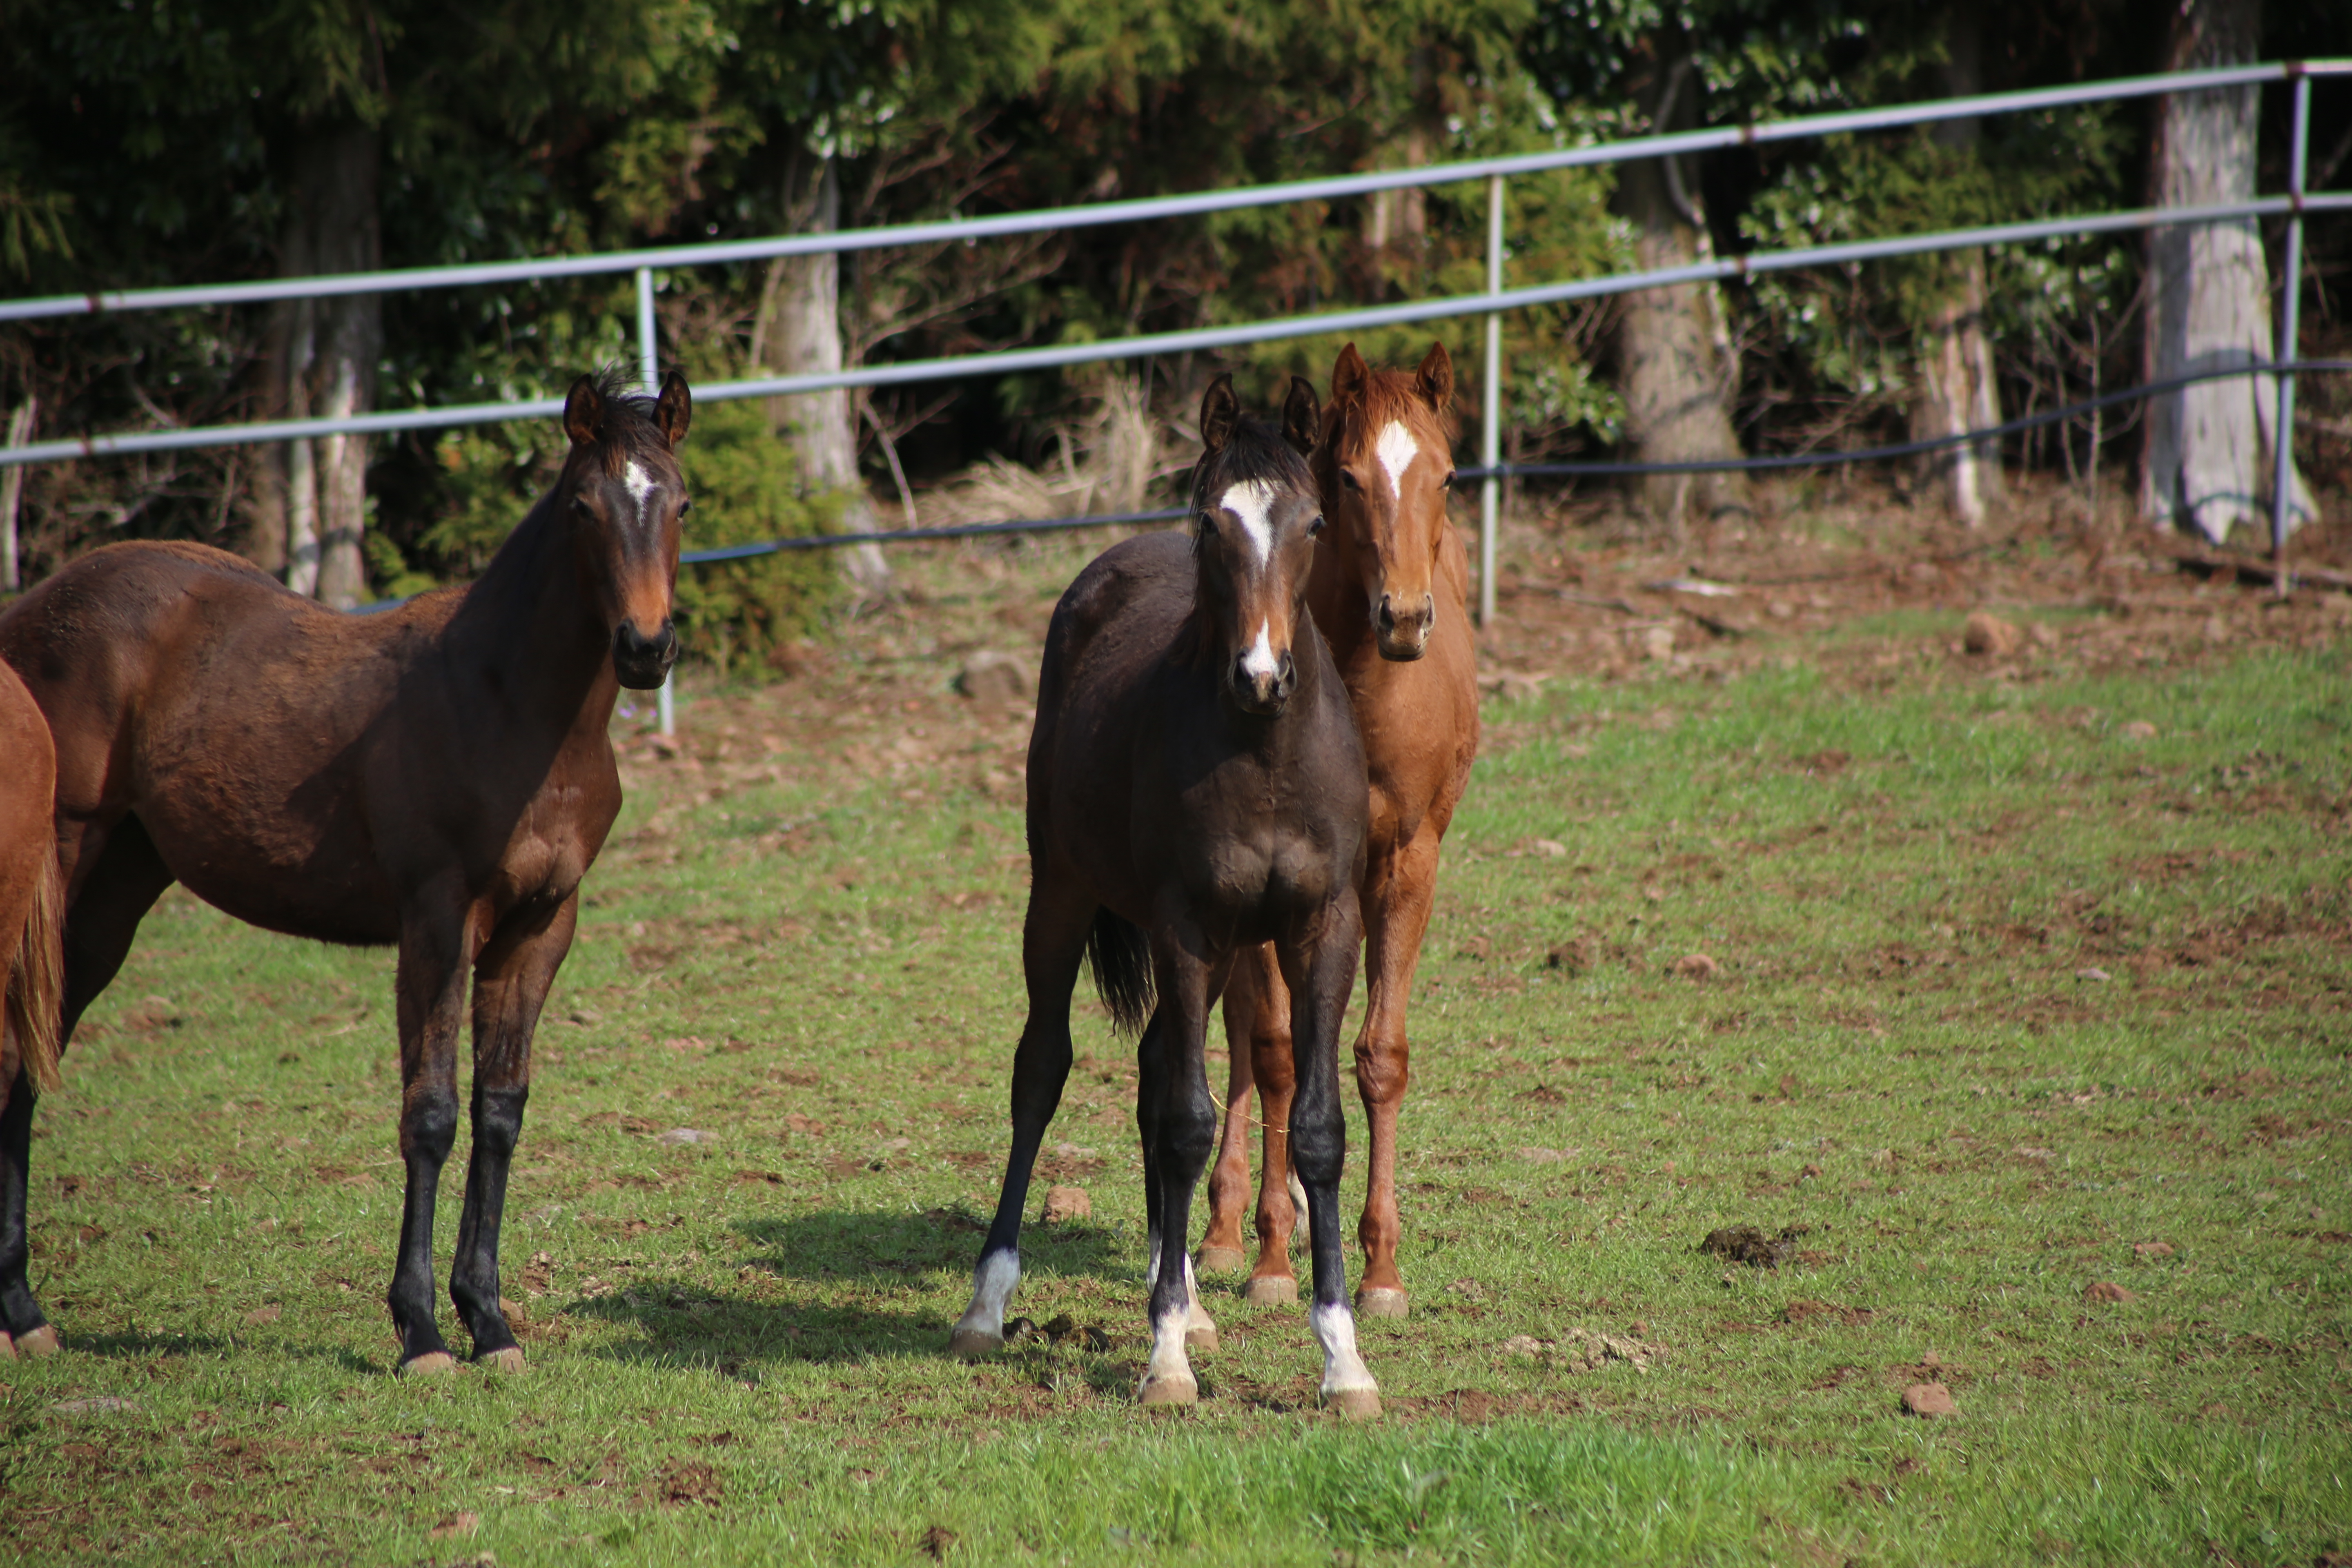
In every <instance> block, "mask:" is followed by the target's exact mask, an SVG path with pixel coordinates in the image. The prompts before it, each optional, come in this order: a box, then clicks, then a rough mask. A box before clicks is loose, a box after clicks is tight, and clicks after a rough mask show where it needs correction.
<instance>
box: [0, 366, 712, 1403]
mask: <svg viewBox="0 0 2352 1568" xmlns="http://www.w3.org/2000/svg"><path fill="white" fill-rule="evenodd" d="M688 415H689V397H688V392H687V386H686V383H685V381H684V380H683V379H681V378H680V377H678V376H677V375H676V374H672V375H671V376H670V377H669V378H668V379H667V381H666V382H665V383H664V384H663V386H662V391H661V395H660V397H659V398H658V399H657V400H656V399H646V398H638V397H632V396H630V395H627V393H626V391H625V383H623V382H622V381H620V380H619V379H618V378H617V377H612V376H608V377H606V378H604V379H603V380H602V381H597V380H591V379H589V378H586V377H583V378H582V379H581V380H580V381H579V382H578V383H577V384H574V385H573V386H572V393H571V396H570V397H569V399H568V400H567V401H566V403H565V405H564V410H563V429H564V433H565V434H566V435H567V436H568V437H570V438H571V443H572V447H571V454H570V456H569V458H567V460H566V461H565V463H564V466H563V471H562V476H561V477H560V478H559V479H557V480H556V484H555V488H554V489H552V490H551V491H550V492H549V493H548V494H547V495H546V496H545V497H544V498H543V499H542V500H541V501H540V503H539V504H538V505H537V506H536V507H534V508H532V509H531V511H530V516H528V517H526V518H525V519H524V520H523V521H522V522H521V524H520V526H518V527H517V528H516V530H515V531H514V532H513V534H512V535H511V536H509V538H508V540H507V542H505V543H504V544H503V545H501V546H499V552H498V554H497V555H496V556H495V557H494V558H493V559H492V560H491V562H490V564H489V568H488V571H486V572H484V573H483V574H482V577H481V580H480V581H479V582H478V583H476V584H474V585H473V586H472V587H470V588H467V589H464V590H454V589H453V590H446V591H444V592H441V593H436V594H428V595H425V596H424V597H422V598H419V599H415V600H413V601H411V602H410V603H408V604H407V605H403V606H401V607H399V608H397V609H394V610H391V611H387V612H385V613H383V614H381V615H375V616H344V615H338V614H336V613H334V612H333V611H331V610H328V609H325V608H323V607H321V606H320V605H317V604H315V603H313V602H312V601H310V600H308V599H305V598H302V597H300V596H299V595H295V594H292V593H289V592H288V591H287V590H286V589H285V588H283V587H281V586H280V585H279V584H277V583H276V582H275V581H273V580H272V579H270V578H269V577H268V576H267V575H265V574H262V573H261V572H260V571H258V570H257V569H256V568H255V567H253V566H252V565H250V564H249V563H246V562H244V561H241V560H239V559H238V558H237V557H236V556H234V555H229V554H226V553H224V552H220V551H217V550H212V549H207V548H205V546H202V545H195V544H117V545H113V546H110V547H109V548H107V549H104V550H100V551H97V552H93V553H91V554H89V555H87V556H85V557H83V558H82V559H81V560H79V561H77V562H76V563H73V564H72V565H70V566H68V567H67V568H66V569H65V570H64V571H62V572H60V573H58V574H57V575H56V576H54V577H51V578H49V579H48V580H47V582H45V583H43V584H40V585H39V586H38V587H37V588H35V589H34V590H33V591H32V592H31V593H29V594H26V595H25V596H24V598H22V599H21V600H19V601H18V602H17V603H16V605H12V606H11V607H10V608H9V610H8V612H7V613H6V614H5V616H0V658H5V660H6V661H7V662H8V663H9V664H11V665H13V666H14V667H15V668H16V670H17V671H18V672H19V673H20V674H21V675H22V676H23V677H24V679H25V684H26V686H27V687H28V688H30V689H31V691H32V693H33V697H34V700H36V701H37V702H38V703H39V704H40V707H41V710H42V711H43V712H44V713H46V714H47V718H48V721H49V727H50V729H51V731H53V732H54V734H55V736H56V740H57V753H58V787H57V837H58V852H59V859H60V862H61V864H62V866H63V868H64V871H65V876H66V879H67V889H68V892H67V904H66V917H65V1005H64V1017H63V1033H64V1036H65V1037H66V1038H68V1039H70V1038H71V1035H72V1030H73V1026H74V1025H75V1023H76V1022H77V1021H78V1020H79V1018H80V1016H81V1015H82V1012H83V1010H84V1009H85V1008H87V1007H88V1006H89V1005H90V1002H91V1000H92V999H93V998H95V997H96V996H97V995H98V994H99V993H100V992H101V991H103V990H104V989H105V988H106V985H107V984H108V982H110V981H111V980H112V979H113V978H114V975H115V972H116V971H117V970H118V969H120V968H121V964H122V960H123V957H124V955H125V954H126V953H127V952H129V951H130V948H131V938H132V937H133V935H135V934H136V932H137V931H138V929H139V922H140V920H141V918H142V917H143V916H144V915H145V914H146V912H147V910H148V909H149V908H150V907H152V905H153V904H154V902H155V900H157V899H158V898H160V897H161V896H162V895H163V889H166V888H168V887H169V886H171V884H172V883H173V881H175V880H176V881H181V882H184V883H186V884H187V886H188V889H189V890H190V891H192V892H194V894H196V896H197V897H199V898H201V899H203V900H205V901H206V902H207V903H210V904H213V905H214V906H215V907H216V908H218V909H221V910H226V912H228V913H229V914H232V915H235V916H236V917H237V918H238V919H239V920H244V921H251V922H252V923H253V924H255V925H258V926H264V927H267V928H268V929H269V930H271V931H285V932H288V933H289V934H291V935H295V936H306V937H315V938H318V939H320V940H321V941H326V942H350V943H354V944H362V945H372V944H378V943H383V944H391V943H397V944H398V945H399V950H400V961H399V973H398V977H397V979H396V981H395V982H394V991H395V994H396V999H397V1004H398V1005H397V1011H398V1018H399V1030H400V1069H401V1086H402V1091H401V1108H400V1152H401V1156H402V1159H403V1161H404V1163H405V1164H406V1166H407V1192H406V1196H405V1200H404V1207H403V1210H402V1214H401V1222H400V1253H399V1258H398V1261H397V1263H396V1264H395V1265H394V1271H393V1279H392V1290H391V1298H390V1299H391V1304H392V1318H393V1323H394V1328H395V1329H396V1330H397V1331H398V1332H399V1335H400V1366H401V1370H402V1371H404V1372H410V1373H424V1372H446V1371H447V1370H449V1369H450V1368H451V1367H452V1366H453V1365H454V1363H453V1362H452V1360H451V1358H450V1356H449V1353H448V1349H447V1347H446V1344H445V1343H444V1342H443V1341H442V1338H441V1331H440V1329H439V1328H438V1327H437V1326H436V1323H435V1321H434V1310H433V1203H434V1196H435V1194H436V1190H437V1189H438V1186H439V1183H440V1178H441V1166H442V1163H443V1162H444V1161H445V1160H446V1159H447V1158H448V1155H449V1151H450V1149H451V1147H452V1146H453V1145H454V1143H455V1142H456V1141H457V1036H458V1031H459V1029H460V1028H461V1027H462V1026H464V1024H465V1022H466V1016H467V978H468V976H469V975H470V976H471V978H472V982H473V987H472V990H473V995H472V1020H473V1038H474V1073H473V1097H472V1120H473V1131H474V1142H473V1152H472V1156H471V1158H470V1160H469V1161H468V1163H467V1171H466V1200H465V1207H464V1210H463V1214H462V1216H461V1217H460V1219H459V1221H458V1227H457V1256H456V1258H455V1260H454V1262H453V1264H452V1265H451V1268H450V1281H449V1296H450V1300H452V1301H454V1302H455V1303H456V1305H457V1314H458V1316H459V1317H460V1318H461V1319H463V1320H464V1321H465V1325H466V1329H467V1333H468V1334H469V1335H470V1336H471V1337H472V1340H473V1352H474V1358H475V1360H477V1361H478V1362H483V1363H488V1364H489V1365H492V1366H495V1367H499V1368H501V1369H504V1370H508V1371H517V1372H519V1371H520V1370H521V1369H522V1365H523V1353H522V1350H521V1347H520V1346H519V1345H517V1344H516V1343H515V1339H514V1334H513V1331H511V1330H510V1329H509V1326H508V1324H507V1321H506V1318H505V1316H504V1314H503V1313H502V1311H501V1310H500V1308H499V1217H500V1215H501V1213H502V1211H503V1209H504V1206H505V1203H506V1185H507V1171H508V1167H509V1162H510V1161H511V1159H512V1156H513V1153H514V1147H515V1142H516V1140H517V1139H518V1137H519V1136H520V1133H521V1131H522V1115H523V1102H524V1100H526V1099H528V1098H529V1095H530V1041H531V1033H532V1030H533V1028H534V1027H535V1026H536V1025H537V1024H538V1021H539V1011H540V1007H541V1004H542V1003H543V1002H544V1001H545V1000H546V997H547V990H548V986H549V985H550V984H551V983H552V982H553V980H554V978H555V971H556V967H557V966H558V965H559V964H561V963H562V962H563V956H564V954H565V952H568V951H569V950H570V948H571V945H572V929H573V924H574V922H575V921H576V919H577V917H578V912H579V887H580V879H581V878H582V877H583V875H584V874H585V873H586V872H587V869H588V868H589V866H590V864H591V863H592V862H593V861H594V859H595V858H596V853H597V851H598V850H599V849H600V848H602V847H603V846H604V835H605V834H606V832H607V831H609V830H610V829H611V827H612V826H613V818H614V816H615V815H616V814H617V813H618V812H619V810H620V806H621V788H620V779H619V776H618V774H617V773H616V772H615V770H614V763H613V749H612V745H611V743H610V742H609V741H608V740H607V739H606V735H605V731H606V727H607V725H608V724H609V723H610V722H611V719H612V713H613V703H614V699H615V697H616V696H617V695H618V692H619V688H620V687H621V686H623V685H626V686H631V687H636V688H640V689H644V688H650V687H656V686H659V685H660V684H661V682H662V679H663V678H664V676H666V675H667V673H668V670H669V667H670V664H671V662H672V661H673V660H674V659H675V658H677V637H676V635H675V634H674V633H673V631H672V629H671V626H670V605H671V595H672V590H673V588H674V587H675V585H676V581H677V542H678V516H679V514H680V513H681V512H683V511H684V510H686V504H687V503H686V487H685V484H684V482H683V481H682V480H681V479H679V477H678V470H677V459H676V458H675V457H674V456H673V455H672V449H673V448H674V447H676V446H677V443H678V442H679V441H681V440H683V439H684V438H685V437H686V428H687V422H688ZM31 1113H32V1103H31V1097H30V1096H29V1095H18V1096H16V1097H14V1098H12V1099H11V1100H9V1102H8V1107H7V1110H6V1111H5V1115H0V1224H5V1235H0V1302H5V1309H6V1311H7V1314H8V1318H9V1323H8V1327H9V1329H10V1331H12V1332H14V1333H16V1335H18V1336H19V1337H20V1338H21V1337H22V1336H23V1335H24V1334H25V1332H26V1330H27V1328H34V1327H38V1326H39V1325H40V1324H41V1323H42V1322H43V1321H44V1320H43V1319H42V1318H41V1313H40V1309H39V1307H38V1306H37V1304H35V1303H34V1301H33V1299H32V1296H31V1294H30V1293H29V1291H27V1290H26V1282H25V1207H24V1203H25V1181H26V1138H27V1135H28V1131H29V1128H30V1119H31Z"/></svg>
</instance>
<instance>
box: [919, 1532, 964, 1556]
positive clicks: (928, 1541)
mask: <svg viewBox="0 0 2352 1568" xmlns="http://www.w3.org/2000/svg"><path fill="white" fill-rule="evenodd" d="M955 1543H956V1532H955V1531H952V1530H950V1529H949V1528H948V1527H947V1526H946V1525H944V1524H935V1525H933V1526H931V1527H930V1529H929V1530H927V1531H923V1539H922V1540H921V1541H919V1542H916V1544H917V1545H918V1546H919V1547H920V1548H921V1549H922V1552H923V1555H924V1556H926V1557H928V1558H929V1559H930V1560H931V1561H932V1562H934V1563H941V1562H945V1561H946V1560H947V1554H948V1549H949V1548H950V1547H951V1546H953V1545H954V1544H955Z"/></svg>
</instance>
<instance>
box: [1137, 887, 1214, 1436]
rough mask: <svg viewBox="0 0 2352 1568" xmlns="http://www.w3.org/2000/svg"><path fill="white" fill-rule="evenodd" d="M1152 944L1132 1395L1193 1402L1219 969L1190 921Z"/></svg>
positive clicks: (1210, 1329) (1203, 1334) (1209, 1337)
mask: <svg viewBox="0 0 2352 1568" xmlns="http://www.w3.org/2000/svg"><path fill="white" fill-rule="evenodd" d="M1152 946H1153V949H1154V952H1153V955H1152V956H1153V959H1154V963H1153V968H1154V969H1155V970H1156V971H1157V975H1156V978H1157V980H1158V983H1159V990H1160V1010H1159V1014H1158V1016H1156V1017H1155V1018H1154V1020H1153V1025H1154V1026H1153V1028H1152V1029H1151V1030H1150V1031H1149V1037H1153V1039H1154V1045H1155V1048H1154V1049H1153V1050H1152V1052H1151V1053H1150V1057H1146V1058H1139V1067H1140V1068H1142V1069H1143V1070H1142V1071H1140V1072H1139V1073H1138V1075H1137V1089H1138V1099H1139V1104H1140V1103H1141V1102H1143V1101H1145V1100H1148V1101H1149V1102H1150V1107H1151V1110H1150V1116H1149V1119H1148V1121H1145V1126H1146V1129H1147V1135H1148V1136H1149V1137H1150V1142H1151V1154H1150V1161H1149V1163H1148V1169H1147V1174H1146V1177H1145V1179H1146V1180H1147V1181H1148V1182H1150V1184H1151V1190H1152V1192H1153V1193H1154V1194H1156V1195H1157V1198H1158V1207H1159V1215H1158V1220H1159V1226H1158V1234H1157V1235H1156V1236H1155V1237H1153V1238H1152V1239H1153V1241H1154V1243H1155V1244H1156V1246H1155V1252H1154V1265H1155V1267H1154V1270H1153V1273H1152V1279H1151V1294H1150V1319H1151V1360H1150V1363H1149V1364H1147V1365H1146V1366H1145V1368H1144V1373H1143V1383H1142V1385H1141V1387H1140V1388H1139V1389H1138V1390H1137V1397H1138V1398H1139V1400H1140V1401H1141V1402H1142V1403H1143V1404H1145V1405H1191V1404H1193V1403H1195V1402H1197V1401H1198V1400H1199V1398H1200V1397H1201V1387H1200V1384H1199V1382H1198V1380H1196V1379H1195V1378H1194V1377H1193V1375H1192V1360H1191V1358H1190V1357H1189V1356H1188V1355H1187V1354H1186V1353H1185V1352H1186V1351H1187V1350H1188V1349H1199V1350H1203V1351H1207V1350H1213V1349H1214V1348H1215V1347H1216V1325H1215V1324H1214V1323H1212V1322H1210V1321H1208V1314H1207V1313H1206V1312H1204V1311H1202V1309H1201V1302H1200V1292H1199V1289H1198V1288H1197V1285H1196V1282H1195V1281H1194V1279H1193V1276H1192V1257H1191V1248H1190V1247H1189V1246H1188V1245H1187V1240H1186V1238H1187V1237H1188V1236H1189V1234H1190V1232H1191V1229H1192V1189H1193V1188H1194V1187H1196V1186H1198V1185H1199V1184H1200V1181H1201V1173H1202V1171H1203V1170H1205V1169H1206V1168H1207V1167H1208V1163H1209V1155H1210V1152H1211V1151H1212V1150H1213V1148H1214V1147H1215V1146H1216V1137H1217V1111H1216V1106H1215V1104H1214V1102H1213V1101H1212V1100H1210V1098H1209V1075H1208V1028H1209V999H1210V998H1211V997H1212V996H1213V995H1214V994H1216V992H1217V989H1218V985H1217V982H1221V981H1223V979H1224V978H1225V976H1223V975H1213V974H1212V973H1211V969H1210V965H1209V963H1208V962H1207V960H1206V955H1205V953H1204V952H1203V949H1204V947H1205V946H1206V944H1205V943H1204V942H1202V940H1201V937H1200V933H1199V932H1198V931H1194V930H1192V929H1190V927H1189V922H1188V924H1187V927H1186V929H1184V930H1182V931H1181V932H1179V933H1177V934H1175V935H1174V936H1173V937H1172V938H1171V937H1169V936H1165V935H1163V936H1162V937H1161V938H1160V940H1157V941H1155V942H1153V943H1152ZM1155 1058H1156V1059H1155ZM1147 1080H1149V1081H1147Z"/></svg>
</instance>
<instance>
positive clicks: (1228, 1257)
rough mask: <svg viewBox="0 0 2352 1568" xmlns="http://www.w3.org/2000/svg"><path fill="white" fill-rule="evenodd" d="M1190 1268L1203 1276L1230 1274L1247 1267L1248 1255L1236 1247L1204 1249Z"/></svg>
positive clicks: (1193, 1260) (1194, 1259)
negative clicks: (1197, 1270) (1198, 1271)
mask: <svg viewBox="0 0 2352 1568" xmlns="http://www.w3.org/2000/svg"><path fill="white" fill-rule="evenodd" d="M1192 1267H1193V1268H1197V1269H1199V1270H1200V1271H1201V1272H1202V1273H1203V1274H1231V1273H1233V1272H1234V1271H1235V1270H1237V1269H1242V1268H1248V1267H1249V1254H1247V1253H1245V1252H1244V1251H1243V1250H1242V1249H1241V1248H1240V1247H1202V1248H1201V1251H1200V1254H1199V1256H1197V1257H1195V1258H1193V1259H1192Z"/></svg>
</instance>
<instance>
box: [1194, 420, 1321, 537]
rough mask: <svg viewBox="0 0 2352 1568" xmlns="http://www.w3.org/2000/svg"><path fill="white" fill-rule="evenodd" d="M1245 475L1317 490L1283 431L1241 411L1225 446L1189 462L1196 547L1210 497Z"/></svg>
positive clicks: (1305, 464) (1305, 461)
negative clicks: (1193, 461) (1242, 413)
mask: <svg viewBox="0 0 2352 1568" xmlns="http://www.w3.org/2000/svg"><path fill="white" fill-rule="evenodd" d="M1244 479H1271V480H1273V481H1274V482H1276V484H1281V485H1287V486H1289V487H1291V488H1293V489H1303V490H1307V491H1308V492H1309V493H1314V492H1315V490H1316V484H1315V475H1314V474H1313V472H1311V471H1310V470H1309V469H1308V468H1307V459H1306V458H1302V457H1300V456H1299V455H1298V454H1297V451H1295V450H1293V449H1292V447H1291V445H1290V443H1289V442H1287V441H1286V440H1284V439H1283V438H1282V432H1281V431H1280V430H1279V429H1278V428H1276V426H1274V425H1273V424H1271V423H1269V422H1268V421H1266V420H1264V419H1256V418H1253V417H1251V416H1248V415H1244V416H1242V417H1241V418H1240V419H1239V420H1237V421H1235V422H1234V433H1233V435H1232V436H1231V437H1228V438H1227V440H1226V442H1225V444H1224V446H1223V447H1221V448H1220V449H1218V450H1217V451H1214V452H1206V453H1203V454H1202V457H1201V460H1200V461H1199V462H1198V463H1196V464H1194V465H1193V466H1192V516H1193V520H1194V521H1193V522H1192V526H1191V532H1192V542H1193V544H1194V547H1195V548H1196V549H1197V548H1198V546H1199V544H1200V538H1201V530H1200V524H1199V521H1198V520H1199V518H1200V515H1201V513H1202V511H1204V510H1207V508H1208V505H1209V498H1210V497H1211V496H1213V495H1220V494H1223V491H1224V489H1225V487H1226V486H1228V485H1235V484H1239V483H1241V482H1242V481H1243V480H1244Z"/></svg>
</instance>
